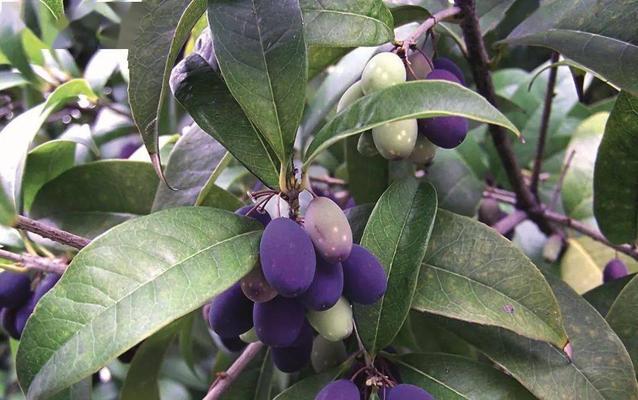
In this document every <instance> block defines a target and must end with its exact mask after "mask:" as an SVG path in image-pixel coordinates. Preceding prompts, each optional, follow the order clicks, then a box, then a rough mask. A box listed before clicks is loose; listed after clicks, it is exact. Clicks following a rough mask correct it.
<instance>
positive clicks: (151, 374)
mask: <svg viewBox="0 0 638 400" xmlns="http://www.w3.org/2000/svg"><path fill="white" fill-rule="evenodd" d="M177 328H179V322H178V321H176V322H174V323H172V324H171V325H169V326H167V327H165V328H163V329H161V330H160V331H159V332H157V333H156V334H154V335H153V336H151V337H150V338H148V339H146V340H145V341H144V342H142V344H141V345H140V347H139V348H138V349H137V351H136V352H135V356H134V357H133V361H132V362H131V367H130V368H129V370H128V372H127V374H126V379H125V380H124V384H123V386H122V392H121V395H120V399H121V400H155V399H159V398H160V391H159V386H158V380H159V375H160V371H161V368H162V362H163V361H164V355H165V354H166V351H167V350H168V347H169V346H170V344H171V342H172V341H173V340H174V339H175V336H176V335H177Z"/></svg>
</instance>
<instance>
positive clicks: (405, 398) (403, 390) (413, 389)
mask: <svg viewBox="0 0 638 400" xmlns="http://www.w3.org/2000/svg"><path fill="white" fill-rule="evenodd" d="M385 398H386V399H387V400H434V397H432V395H431V394H430V393H428V392H426V391H425V390H423V389H421V388H420V387H418V386H414V385H408V384H406V383H403V384H401V385H397V386H395V387H393V388H392V389H389V390H386V396H385Z"/></svg>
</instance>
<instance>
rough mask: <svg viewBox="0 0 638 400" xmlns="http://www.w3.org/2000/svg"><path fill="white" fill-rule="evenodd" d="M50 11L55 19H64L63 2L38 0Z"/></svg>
mask: <svg viewBox="0 0 638 400" xmlns="http://www.w3.org/2000/svg"><path fill="white" fill-rule="evenodd" d="M40 2H41V3H42V4H44V5H45V6H46V8H48V9H49V11H51V13H52V14H53V16H54V17H55V19H59V18H64V2H63V0H40Z"/></svg>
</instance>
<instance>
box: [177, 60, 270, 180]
mask: <svg viewBox="0 0 638 400" xmlns="http://www.w3.org/2000/svg"><path fill="white" fill-rule="evenodd" d="M173 74H174V75H173V77H172V79H171V88H172V89H173V93H174V94H175V97H176V98H177V100H178V101H179V102H180V104H181V105H182V106H183V107H184V108H185V109H186V110H187V111H188V113H189V114H190V115H191V116H192V117H193V119H194V120H195V122H197V124H198V125H199V127H200V128H201V129H202V130H204V131H205V132H206V133H208V134H209V135H211V136H212V137H213V138H215V139H216V140H217V141H219V143H221V144H222V145H223V146H224V147H225V148H226V149H227V150H228V151H229V152H230V153H232V154H233V156H234V157H235V158H236V159H237V160H239V161H240V162H241V163H242V164H244V165H245V166H246V168H248V170H250V171H251V172H252V173H253V174H254V175H255V176H257V177H258V178H259V179H260V180H261V181H262V182H264V184H266V185H268V186H270V187H278V182H279V162H278V161H277V158H276V157H274V156H271V153H270V149H269V148H268V145H267V144H266V143H265V141H264V139H263V138H262V137H261V135H260V134H259V133H258V132H257V131H256V130H255V128H254V127H253V125H252V124H251V122H250V121H249V120H248V118H246V115H245V114H244V112H243V111H242V109H241V107H240V106H239V104H237V102H236V101H235V100H234V99H233V97H232V95H231V94H230V92H229V91H228V88H227V87H226V84H225V83H224V81H223V80H222V79H221V77H220V76H219V75H218V74H217V73H215V71H213V69H212V68H211V67H210V65H209V64H208V63H207V62H206V61H205V60H204V59H203V58H202V57H200V56H199V55H198V54H192V55H190V56H188V57H187V58H186V59H184V60H183V61H182V62H181V63H180V64H179V66H178V67H176V68H175V70H174V72H173Z"/></svg>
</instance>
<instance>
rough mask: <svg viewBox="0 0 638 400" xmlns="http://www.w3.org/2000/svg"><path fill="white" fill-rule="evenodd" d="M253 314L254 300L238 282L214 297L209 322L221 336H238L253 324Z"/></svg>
mask: <svg viewBox="0 0 638 400" xmlns="http://www.w3.org/2000/svg"><path fill="white" fill-rule="evenodd" d="M252 315H253V302H252V301H250V300H248V298H247V297H246V296H244V293H243V292H242V290H241V287H240V285H239V283H236V284H234V285H233V286H231V287H230V288H229V289H227V290H225V291H224V292H222V293H221V294H219V295H218V296H217V297H215V298H214V299H213V301H212V302H211V307H210V311H209V313H208V324H209V325H210V327H211V329H212V330H213V331H215V333H217V334H218V335H219V337H221V338H233V337H238V336H239V335H241V334H242V333H244V332H246V331H247V330H249V329H250V328H251V327H252V326H253V321H252Z"/></svg>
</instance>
